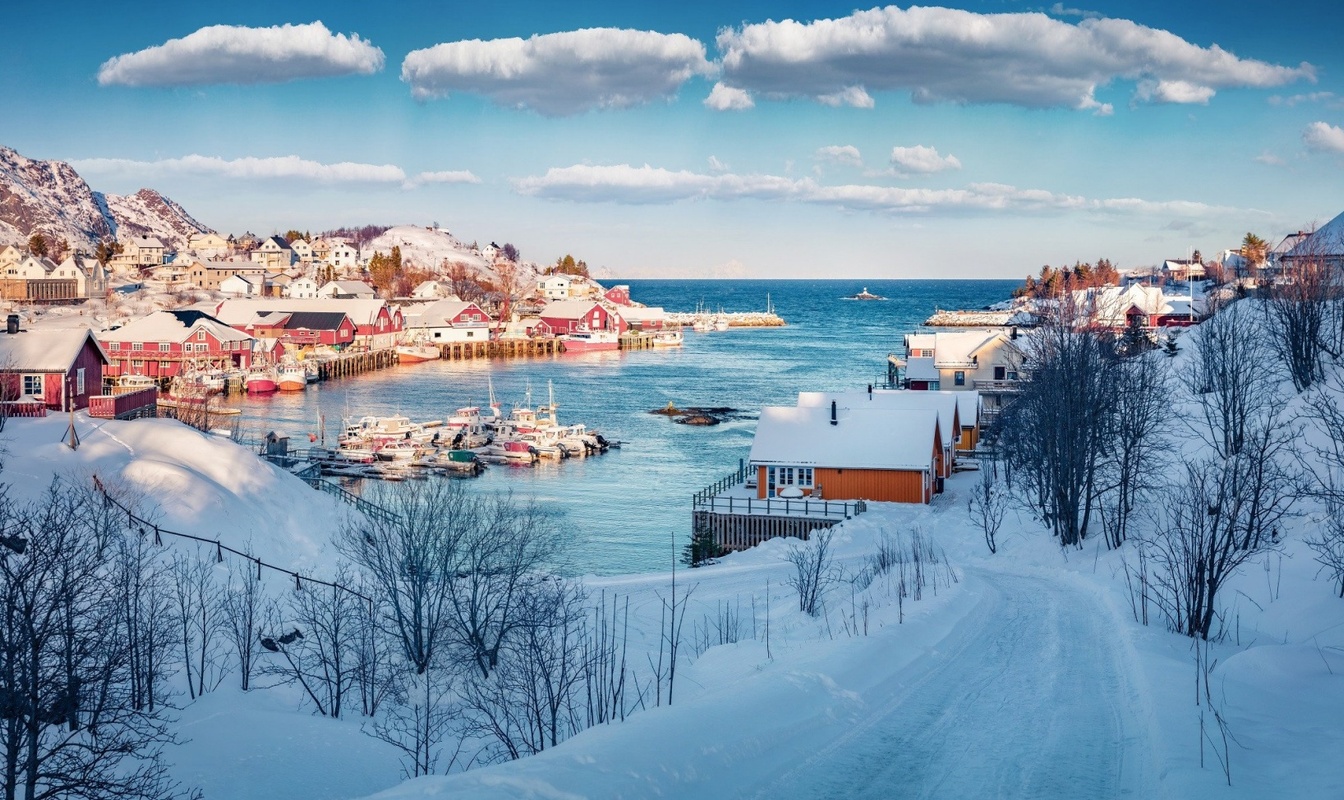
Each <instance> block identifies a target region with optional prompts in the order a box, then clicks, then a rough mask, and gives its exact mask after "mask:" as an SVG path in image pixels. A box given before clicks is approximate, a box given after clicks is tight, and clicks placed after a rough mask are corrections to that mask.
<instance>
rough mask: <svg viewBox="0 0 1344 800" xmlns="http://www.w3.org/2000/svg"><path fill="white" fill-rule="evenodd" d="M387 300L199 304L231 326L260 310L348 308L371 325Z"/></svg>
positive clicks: (286, 299) (355, 317) (279, 299)
mask: <svg viewBox="0 0 1344 800" xmlns="http://www.w3.org/2000/svg"><path fill="white" fill-rule="evenodd" d="M386 305H387V303H386V302H385V301H383V300H379V299H377V298H373V299H364V298H339V297H311V298H300V297H270V298H265V299H256V300H247V299H239V300H221V301H218V302H207V303H204V304H202V305H201V306H199V307H200V308H204V309H208V310H209V311H210V313H213V314H214V315H215V317H217V318H219V319H220V320H222V321H223V322H225V323H227V324H229V325H241V324H244V323H246V322H248V321H249V320H251V319H252V318H253V316H254V315H255V314H256V313H257V312H258V311H344V312H345V313H346V314H348V315H350V319H351V320H353V321H354V323H355V324H356V325H371V324H373V321H374V320H375V319H377V318H378V313H379V312H380V311H382V310H383V308H384V307H385V306H386Z"/></svg>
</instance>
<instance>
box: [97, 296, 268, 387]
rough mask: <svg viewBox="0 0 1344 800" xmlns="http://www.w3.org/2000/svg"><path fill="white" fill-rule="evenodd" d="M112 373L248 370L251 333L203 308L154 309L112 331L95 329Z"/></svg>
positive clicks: (161, 374) (151, 374) (153, 374)
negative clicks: (204, 369) (233, 368)
mask: <svg viewBox="0 0 1344 800" xmlns="http://www.w3.org/2000/svg"><path fill="white" fill-rule="evenodd" d="M98 340H99V342H101V343H102V344H103V345H104V346H105V348H106V351H107V355H108V358H109V360H110V362H111V363H110V365H109V367H108V373H109V375H112V376H120V375H145V376H148V377H151V378H155V379H159V380H162V379H165V378H171V377H173V376H174V375H177V374H179V373H181V372H182V371H183V370H184V368H185V367H186V366H187V365H190V366H193V367H200V368H212V369H215V368H219V369H228V368H230V367H241V368H243V369H246V368H247V367H248V366H250V365H251V363H252V341H253V340H252V337H251V336H249V335H248V334H246V333H243V332H241V331H238V330H234V329H233V328H230V327H229V326H228V325H225V324H224V323H223V322H221V321H220V320H218V319H216V318H214V317H212V316H210V315H209V314H206V313H205V312H203V311H197V310H192V309H181V310H177V311H155V312H154V313H153V314H150V315H149V316H146V317H141V318H140V319H137V320H135V321H134V322H130V323H127V324H126V325H123V326H122V327H120V328H117V329H115V330H107V331H103V332H101V333H99V334H98Z"/></svg>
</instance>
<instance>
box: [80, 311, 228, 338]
mask: <svg viewBox="0 0 1344 800" xmlns="http://www.w3.org/2000/svg"><path fill="white" fill-rule="evenodd" d="M201 329H204V330H205V331H206V332H208V333H209V334H210V335H211V336H214V337H215V338H216V339H218V340H219V341H221V342H236V341H246V340H248V339H251V338H252V337H251V336H248V335H247V334H246V333H243V332H242V331H239V330H234V329H233V328H230V327H229V326H228V325H227V324H226V323H224V322H223V321H221V320H220V319H218V318H216V317H213V316H211V315H209V314H207V313H206V312H204V311H201V310H199V309H191V308H185V309H178V310H176V311H155V312H154V313H153V314H150V315H149V316H147V317H141V318H140V319H137V320H134V321H132V322H128V323H126V324H125V325H123V326H121V327H120V328H117V329H116V330H114V331H103V332H101V333H99V334H98V339H99V341H104V342H183V341H186V339H187V337H188V336H190V335H191V334H192V333H193V332H195V331H197V330H201Z"/></svg>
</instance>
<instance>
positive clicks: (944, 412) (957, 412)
mask: <svg viewBox="0 0 1344 800" xmlns="http://www.w3.org/2000/svg"><path fill="white" fill-rule="evenodd" d="M958 395H967V397H968V399H969V400H971V402H972V403H973V404H977V405H978V403H979V395H978V394H976V393H975V392H973V391H971V392H943V391H927V392H912V391H902V390H894V391H893V390H888V389H874V390H872V391H870V392H862V391H858V392H799V393H798V405H799V406H813V407H822V406H829V405H830V404H831V402H832V401H835V402H836V403H837V404H838V407H839V408H840V409H841V410H843V409H849V408H852V409H879V408H885V409H891V410H894V411H920V410H923V411H933V412H935V413H937V414H938V430H939V435H940V436H941V443H940V446H939V448H938V456H937V458H936V459H935V466H936V467H937V470H936V475H937V477H939V478H950V477H951V476H952V469H953V467H954V466H956V458H957V453H958V452H960V451H962V450H963V449H964V448H963V447H962V444H961V438H962V431H963V428H964V425H965V423H964V421H963V420H962V416H961V403H960V402H959V401H958ZM935 489H937V491H941V488H938V486H937V485H935Z"/></svg>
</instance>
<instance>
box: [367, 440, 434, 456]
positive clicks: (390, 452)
mask: <svg viewBox="0 0 1344 800" xmlns="http://www.w3.org/2000/svg"><path fill="white" fill-rule="evenodd" d="M373 455H374V457H375V458H377V459H378V460H379V461H414V460H415V459H417V458H419V457H420V456H422V455H424V450H423V449H422V448H421V447H420V445H418V444H416V443H415V442H413V441H411V440H409V439H403V440H402V441H399V442H388V443H387V444H384V445H383V446H382V447H379V448H378V449H377V450H375V451H374V453H373Z"/></svg>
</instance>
